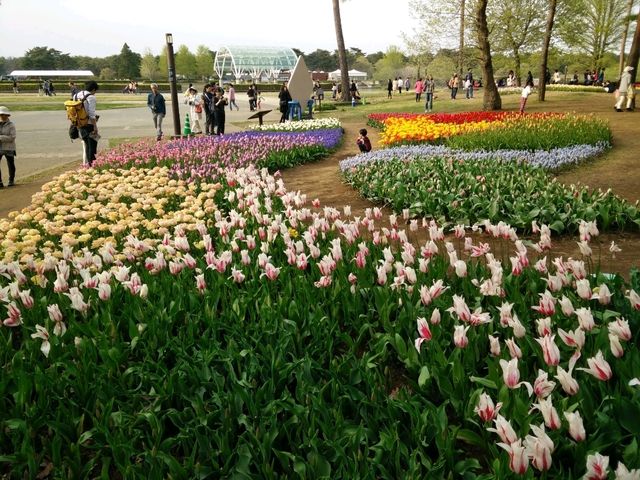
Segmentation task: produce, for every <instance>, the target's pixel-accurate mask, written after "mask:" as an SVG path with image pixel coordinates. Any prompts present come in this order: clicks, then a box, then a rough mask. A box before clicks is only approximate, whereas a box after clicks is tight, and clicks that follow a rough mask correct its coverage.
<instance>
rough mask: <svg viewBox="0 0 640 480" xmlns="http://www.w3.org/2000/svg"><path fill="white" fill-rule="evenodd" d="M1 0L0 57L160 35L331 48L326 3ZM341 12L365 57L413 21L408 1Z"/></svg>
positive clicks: (396, 40)
mask: <svg viewBox="0 0 640 480" xmlns="http://www.w3.org/2000/svg"><path fill="white" fill-rule="evenodd" d="M0 2H1V3H0V57H21V56H23V55H24V53H25V52H26V51H27V50H28V49H30V48H33V47H49V48H54V49H56V50H60V51H61V52H62V53H68V54H70V55H72V56H73V55H88V56H92V57H106V56H109V55H115V54H118V53H120V50H121V48H122V45H123V44H124V43H125V42H126V43H127V44H128V45H129V47H130V48H131V50H133V51H134V52H137V53H140V54H142V53H143V52H144V51H145V50H146V49H147V48H149V49H151V51H152V52H153V53H154V54H156V55H158V54H160V51H161V49H162V46H163V45H164V42H165V33H167V32H171V33H172V34H173V41H174V48H175V49H176V50H177V49H178V48H179V46H180V45H186V46H187V47H189V50H191V51H192V52H195V50H196V48H197V46H198V45H206V46H207V47H209V48H210V49H212V50H217V49H218V48H219V47H220V46H223V45H250V46H256V45H262V46H274V47H279V46H283V47H291V48H298V49H300V50H302V51H303V52H305V53H310V52H312V51H314V50H316V49H318V48H321V49H324V50H329V51H333V50H335V48H336V35H335V30H334V23H333V9H332V2H331V0H314V1H310V0H277V1H276V0H238V1H237V2H236V1H234V0H230V1H227V2H219V1H216V0H190V1H183V2H182V1H175V0H173V1H167V0H156V1H155V2H150V1H148V0H105V1H98V0H96V1H87V0H83V1H80V0H0ZM234 5H237V6H238V7H237V8H233V6H234ZM176 6H179V7H178V8H176ZM340 11H341V16H342V26H343V33H344V40H345V44H346V46H347V48H349V47H356V48H360V49H361V50H362V51H364V52H365V53H366V54H369V53H374V52H377V51H380V50H381V51H385V50H386V49H387V47H388V46H389V45H395V46H398V47H400V48H401V49H403V41H402V33H403V32H404V33H407V34H411V32H413V27H414V24H415V22H414V21H413V20H412V19H411V17H410V11H409V5H408V0H395V1H393V2H392V1H390V0H346V1H344V2H341V9H340Z"/></svg>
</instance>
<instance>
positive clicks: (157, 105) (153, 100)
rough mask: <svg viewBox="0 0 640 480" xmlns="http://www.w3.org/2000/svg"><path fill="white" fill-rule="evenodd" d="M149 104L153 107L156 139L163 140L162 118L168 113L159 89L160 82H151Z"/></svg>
mask: <svg viewBox="0 0 640 480" xmlns="http://www.w3.org/2000/svg"><path fill="white" fill-rule="evenodd" d="M147 106H148V107H149V108H150V109H151V114H152V115H153V126H154V127H155V129H156V140H162V120H163V119H164V116H165V115H166V114H167V107H166V105H165V103H164V97H163V96H162V94H161V93H160V92H159V91H158V84H157V83H152V84H151V93H150V94H149V96H148V97H147Z"/></svg>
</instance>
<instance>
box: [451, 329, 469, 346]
mask: <svg viewBox="0 0 640 480" xmlns="http://www.w3.org/2000/svg"><path fill="white" fill-rule="evenodd" d="M469 328H470V327H469V326H466V327H465V326H464V325H456V327H455V330H454V331H453V343H454V345H455V346H456V347H458V348H465V347H466V346H467V345H468V344H469V339H468V338H467V330H469Z"/></svg>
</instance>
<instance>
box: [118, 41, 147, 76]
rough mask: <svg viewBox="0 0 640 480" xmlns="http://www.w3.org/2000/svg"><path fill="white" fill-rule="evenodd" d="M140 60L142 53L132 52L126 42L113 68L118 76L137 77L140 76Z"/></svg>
mask: <svg viewBox="0 0 640 480" xmlns="http://www.w3.org/2000/svg"><path fill="white" fill-rule="evenodd" d="M140 61H141V58H140V54H139V53H135V52H132V51H131V49H130V48H129V45H127V44H126V43H125V44H124V45H122V49H121V50H120V54H119V55H118V56H117V57H116V59H115V63H114V65H113V68H114V70H115V71H116V75H117V76H118V78H137V77H139V76H140Z"/></svg>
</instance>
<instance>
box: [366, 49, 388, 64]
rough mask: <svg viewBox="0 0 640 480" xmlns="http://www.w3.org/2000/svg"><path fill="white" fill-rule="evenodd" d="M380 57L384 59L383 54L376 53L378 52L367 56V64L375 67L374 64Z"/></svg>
mask: <svg viewBox="0 0 640 480" xmlns="http://www.w3.org/2000/svg"><path fill="white" fill-rule="evenodd" d="M382 57H384V52H381V51H378V52H373V53H370V54H368V55H367V60H369V63H371V64H372V65H375V64H376V62H377V61H378V60H380V59H381V58H382Z"/></svg>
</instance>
